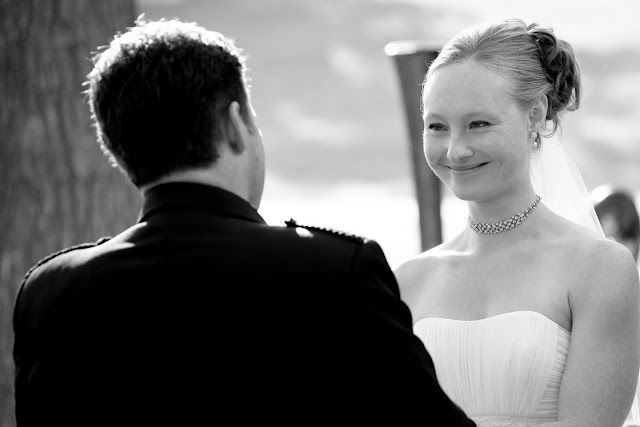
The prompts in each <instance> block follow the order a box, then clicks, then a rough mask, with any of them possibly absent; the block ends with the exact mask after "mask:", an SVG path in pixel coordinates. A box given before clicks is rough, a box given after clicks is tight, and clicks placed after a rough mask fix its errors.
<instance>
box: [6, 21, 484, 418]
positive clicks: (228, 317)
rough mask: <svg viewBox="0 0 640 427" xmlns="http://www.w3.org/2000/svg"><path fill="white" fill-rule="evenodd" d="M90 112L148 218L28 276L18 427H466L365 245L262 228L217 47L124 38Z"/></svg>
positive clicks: (241, 71)
mask: <svg viewBox="0 0 640 427" xmlns="http://www.w3.org/2000/svg"><path fill="white" fill-rule="evenodd" d="M88 95H89V103H90V107H91V111H92V113H93V117H94V119H95V122H96V128H97V134H98V139H99V141H100V143H101V144H102V147H103V149H104V150H105V152H106V153H107V154H108V155H109V157H110V158H111V160H112V161H113V162H115V163H116V164H117V165H118V166H119V167H120V168H121V169H122V170H123V171H124V172H125V173H126V175H127V176H128V178H129V179H130V180H131V181H132V182H133V184H134V185H135V186H136V187H138V188H139V189H140V191H141V193H142V196H143V198H144V204H143V207H142V211H141V214H140V218H139V222H138V223H137V224H135V225H134V226H132V227H131V228H129V229H128V230H126V231H124V232H123V233H121V234H119V235H118V236H116V237H114V238H112V239H110V240H108V239H101V240H100V241H98V242H96V243H95V244H85V245H80V246H76V247H73V248H69V249H66V250H64V251H61V252H59V253H57V254H54V255H52V256H50V257H48V258H47V259H45V260H42V261H41V262H40V263H38V265H36V266H35V267H34V268H32V269H31V270H30V271H29V272H28V273H27V275H26V277H25V279H24V282H23V283H22V286H21V287H20V291H19V294H18V297H17V300H16V305H15V312H14V330H15V346H14V359H15V364H16V378H15V396H16V416H17V422H18V426H19V427H21V426H44V425H47V426H49V425H64V426H80V425H82V426H97V425H105V426H107V425H108V426H121V425H138V426H143V425H145V426H146V425H150V426H151V425H153V426H155V425H176V426H183V425H213V424H214V423H222V422H228V423H233V424H240V425H243V424H247V425H257V424H258V423H259V424H267V423H269V424H271V423H274V425H281V424H293V423H295V424H299V425H305V424H308V423H315V422H318V421H324V422H325V423H331V424H335V423H337V422H339V421H349V420H353V421H354V422H357V423H358V424H362V423H371V422H379V421H382V420H385V419H389V418H390V417H393V419H395V421H396V422H395V424H396V425H402V424H403V423H404V422H405V421H407V422H409V421H417V422H421V423H426V424H427V425H446V426H471V425H474V424H473V423H472V422H471V421H469V420H468V419H467V418H466V416H465V415H464V414H463V413H462V411H461V410H460V409H459V408H458V407H457V406H455V405H454V404H453V403H452V402H451V401H450V400H449V399H448V398H447V396H446V395H445V394H444V392H443V391H442V390H441V389H440V387H439V385H438V382H437V380H436V376H435V373H434V367H433V363H432V361H431V359H430V357H429V355H428V354H427V352H426V350H425V348H424V346H423V345H422V343H421V341H420V340H419V339H418V338H416V337H415V336H414V335H413V334H412V325H411V316H410V313H409V310H408V309H407V307H406V306H405V304H404V303H402V302H401V300H400V299H399V294H398V287H397V284H396V281H395V278H394V276H393V274H392V272H391V271H390V269H389V266H388V265H387V262H386V260H385V257H384V255H383V253H382V250H381V249H380V247H379V246H378V245H377V244H376V243H375V242H373V241H367V240H365V239H362V238H360V237H356V236H352V235H347V234H344V233H337V232H333V231H330V230H324V229H318V228H314V227H304V226H301V225H298V224H296V223H295V222H294V221H289V222H288V223H287V227H270V226H267V225H266V224H265V222H264V221H263V219H262V218H261V217H260V215H259V214H258V212H257V210H256V209H257V208H258V206H259V204H260V199H261V196H262V189H263V183H264V176H265V173H264V150H263V145H262V137H261V133H260V130H259V128H258V124H257V122H256V117H255V116H254V113H253V109H252V106H251V103H250V100H249V96H248V91H247V86H246V80H245V68H244V64H243V59H242V57H241V55H240V53H239V51H238V49H236V47H234V45H233V44H232V42H231V41H230V40H229V39H227V38H225V37H224V36H222V35H221V34H219V33H215V32H211V31H207V30H205V29H204V28H202V27H199V26H197V25H195V24H187V23H181V22H179V21H175V20H173V21H159V22H142V21H139V22H137V23H136V26H135V27H133V28H131V29H129V30H128V31H127V32H125V33H123V34H121V35H119V36H117V37H116V38H115V39H114V40H113V41H112V42H111V44H110V46H109V47H108V49H106V50H105V51H103V52H102V53H100V54H99V55H98V56H97V57H96V58H95V67H94V69H93V71H92V72H91V74H90V75H89V90H88ZM226 420H229V421H226Z"/></svg>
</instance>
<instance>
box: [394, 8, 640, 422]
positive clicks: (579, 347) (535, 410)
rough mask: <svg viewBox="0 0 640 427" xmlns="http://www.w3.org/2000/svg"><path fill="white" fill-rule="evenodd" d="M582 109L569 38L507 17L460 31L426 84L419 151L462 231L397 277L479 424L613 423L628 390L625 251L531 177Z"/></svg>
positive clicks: (634, 305) (631, 292)
mask: <svg viewBox="0 0 640 427" xmlns="http://www.w3.org/2000/svg"><path fill="white" fill-rule="evenodd" d="M579 102H580V80H579V73H578V66H577V63H576V60H575V57H574V54H573V51H572V49H571V47H570V45H569V44H568V43H566V42H564V41H562V40H559V39H557V38H556V37H555V35H554V34H553V32H552V30H550V29H547V28H543V27H540V26H538V25H537V24H532V25H529V26H527V25H526V24H525V23H524V22H522V21H520V20H515V19H514V20H507V21H504V22H500V23H496V24H493V25H485V26H481V27H474V28H471V29H468V30H466V31H464V32H462V33H460V34H459V35H457V36H456V37H454V38H453V39H452V40H451V41H449V42H448V43H447V45H446V46H445V47H444V49H443V50H442V52H441V53H440V54H439V56H438V58H437V59H436V60H435V61H434V62H433V64H432V65H431V67H430V69H429V72H428V74H427V78H426V80H425V83H424V87H423V112H424V151H425V156H426V159H427V162H428V163H429V165H430V167H431V168H432V169H433V171H434V172H435V173H436V175H437V176H438V177H439V178H440V179H441V180H442V181H443V182H444V184H445V185H446V186H447V187H448V188H449V189H450V190H451V191H452V192H453V193H454V194H455V195H456V196H457V197H458V198H460V199H462V200H466V201H467V203H468V208H469V217H468V223H469V226H468V227H466V228H465V229H464V231H462V232H461V233H460V234H459V235H457V236H456V237H454V238H453V239H451V240H449V241H446V242H444V243H443V244H441V245H440V246H438V247H435V248H433V249H430V250H428V251H427V252H425V253H423V254H421V255H419V256H417V257H415V258H413V259H410V260H408V261H406V262H405V263H403V264H402V265H401V266H400V267H399V268H398V270H397V271H396V274H397V277H398V281H399V283H400V287H401V294H402V296H403V298H404V300H405V302H406V303H407V304H408V305H409V307H410V309H411V312H412V315H413V319H414V321H416V323H415V325H414V331H415V333H416V335H418V336H419V337H420V338H421V339H422V340H423V341H424V343H425V346H426V347H427V350H428V351H429V353H430V354H431V356H432V358H433V360H434V363H435V366H436V372H437V375H438V380H439V381H440V383H441V385H442V387H443V389H444V390H445V391H446V392H447V394H448V395H449V397H451V399H452V400H454V401H455V402H456V403H457V404H458V405H460V406H461V407H462V409H463V410H464V411H465V412H466V413H467V414H468V415H469V416H470V417H471V418H472V419H474V420H475V421H476V422H477V423H478V425H480V426H527V425H533V424H535V425H545V426H557V427H560V426H580V427H588V426H593V427H605V426H621V425H622V424H623V422H624V421H625V418H626V416H627V414H628V413H629V411H630V408H631V405H632V401H633V399H634V393H635V390H636V382H637V378H638V366H639V357H640V354H639V353H640V349H639V337H640V325H639V323H640V314H639V305H640V301H639V284H638V270H637V269H636V267H635V263H634V260H633V258H632V256H631V254H630V253H629V251H628V250H627V249H626V248H624V247H623V246H621V245H619V244H617V243H615V242H613V241H610V240H607V239H605V238H604V237H603V236H602V235H601V234H597V233H596V232H594V231H591V230H589V229H587V228H585V227H583V226H581V225H577V224H576V223H575V222H573V221H569V220H567V219H566V218H565V217H563V216H560V215H558V214H557V213H556V212H554V211H553V210H552V209H550V206H547V205H546V204H545V197H546V196H545V195H544V194H541V196H542V198H541V197H540V195H539V194H537V192H536V188H535V187H534V183H533V182H532V179H531V176H530V171H531V165H532V162H533V163H535V161H536V159H537V157H539V156H540V153H541V152H544V150H545V144H546V143H547V142H548V141H546V140H545V141H542V137H548V136H550V135H552V134H553V133H554V132H555V130H556V128H557V126H558V122H559V114H560V113H561V112H563V111H565V110H569V111H573V110H575V109H577V108H578V106H579ZM556 160H557V159H556ZM578 178H579V177H578ZM560 184H562V183H561V182H557V181H556V182H552V183H551V187H553V186H555V185H560ZM552 189H553V188H552ZM571 206H572V209H574V210H578V207H577V205H571Z"/></svg>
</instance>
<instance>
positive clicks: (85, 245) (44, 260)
mask: <svg viewBox="0 0 640 427" xmlns="http://www.w3.org/2000/svg"><path fill="white" fill-rule="evenodd" d="M109 239H111V237H101V238H99V239H98V240H96V241H95V242H94V243H80V244H79V245H74V246H71V247H68V248H65V249H62V250H60V251H57V252H54V253H52V254H51V255H47V256H46V257H44V258H42V259H41V260H40V261H38V262H37V263H36V265H34V266H33V267H31V268H30V269H29V271H27V274H25V275H24V279H22V284H21V285H20V287H22V285H23V284H24V283H25V282H26V281H27V279H28V278H29V276H30V275H31V273H33V271H34V270H35V269H36V268H38V267H40V266H41V265H42V264H45V263H47V262H49V261H51V260H52V259H54V258H55V257H58V256H60V255H62V254H66V253H67V252H72V251H75V250H78V249H86V248H93V247H95V246H98V245H101V244H103V243H104V242H107V241H109Z"/></svg>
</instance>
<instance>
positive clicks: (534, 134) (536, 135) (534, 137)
mask: <svg viewBox="0 0 640 427" xmlns="http://www.w3.org/2000/svg"><path fill="white" fill-rule="evenodd" d="M529 138H531V139H532V140H533V148H538V147H540V134H539V133H538V132H536V131H531V132H530V133H529Z"/></svg>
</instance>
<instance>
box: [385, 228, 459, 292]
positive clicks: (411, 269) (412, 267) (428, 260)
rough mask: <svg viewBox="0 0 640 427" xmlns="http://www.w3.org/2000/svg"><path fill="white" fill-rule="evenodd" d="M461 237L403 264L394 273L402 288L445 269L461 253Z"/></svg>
mask: <svg viewBox="0 0 640 427" xmlns="http://www.w3.org/2000/svg"><path fill="white" fill-rule="evenodd" d="M460 238H461V237H460V236H456V237H455V238H453V239H451V240H448V241H446V242H443V243H441V244H440V245H438V246H435V247H433V248H431V249H429V250H427V251H425V252H422V253H421V254H419V255H416V256H414V257H411V258H409V259H407V260H406V261H404V262H402V263H401V264H400V265H399V266H398V267H397V268H396V269H395V270H394V273H395V275H396V278H397V279H398V283H399V285H400V287H401V288H407V287H411V286H412V285H415V284H417V283H421V282H424V281H425V279H428V277H429V276H430V275H432V274H434V273H435V272H436V271H437V270H438V269H439V268H443V267H444V266H445V265H446V263H447V260H448V259H450V258H451V257H453V256H455V255H456V254H459V253H460V252H461V248H460Z"/></svg>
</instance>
